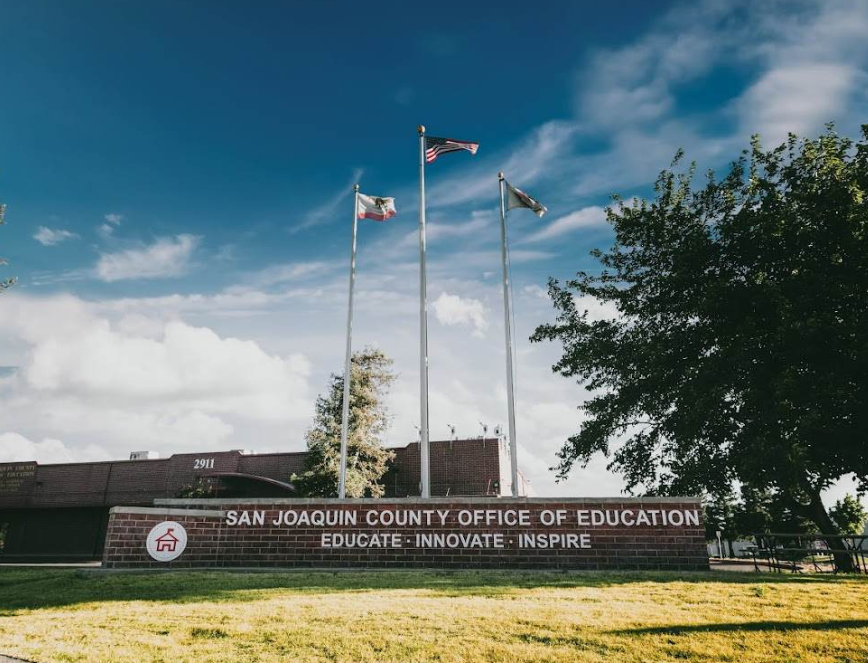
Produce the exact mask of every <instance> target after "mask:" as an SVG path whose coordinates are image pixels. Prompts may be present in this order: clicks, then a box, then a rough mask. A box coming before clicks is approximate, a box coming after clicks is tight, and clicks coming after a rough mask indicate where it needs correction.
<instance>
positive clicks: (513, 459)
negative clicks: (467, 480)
mask: <svg viewBox="0 0 868 663" xmlns="http://www.w3.org/2000/svg"><path fill="white" fill-rule="evenodd" d="M497 178H498V180H499V183H500V242H501V246H500V257H501V260H502V262H503V328H504V330H505V331H506V402H507V407H508V412H509V460H510V464H511V466H512V496H513V497H518V493H519V490H518V444H517V443H516V439H515V384H514V381H513V368H512V325H511V323H510V321H511V317H510V315H509V271H508V269H507V251H509V248H508V247H507V245H506V202H505V201H504V179H503V173H502V172H501V173H498V174H497Z"/></svg>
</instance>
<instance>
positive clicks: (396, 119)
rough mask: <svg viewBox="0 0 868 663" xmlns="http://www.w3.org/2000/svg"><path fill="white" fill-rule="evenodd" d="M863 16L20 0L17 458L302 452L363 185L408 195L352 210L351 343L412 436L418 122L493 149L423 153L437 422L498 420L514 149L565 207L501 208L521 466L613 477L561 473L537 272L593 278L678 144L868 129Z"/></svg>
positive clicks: (757, 8) (556, 391) (0, 193)
mask: <svg viewBox="0 0 868 663" xmlns="http://www.w3.org/2000/svg"><path fill="white" fill-rule="evenodd" d="M866 33H868V6H866V5H865V4H864V3H862V2H858V1H857V0H853V1H847V0H835V1H831V2H819V1H817V2H809V1H804V2H760V3H748V2H710V1H704V2H692V3H671V4H665V3H648V2H618V3H591V2H566V1H564V2H554V1H553V2H544V3H525V2H505V3H500V5H499V9H498V10H497V11H494V10H493V9H492V7H491V6H488V5H486V4H485V3H478V4H474V3H449V2H446V3H438V4H437V6H436V7H433V6H432V7H430V8H428V9H427V11H425V12H422V11H420V10H419V9H418V7H417V6H416V5H414V4H412V3H404V2H369V3H348V2H337V1H334V2H331V1H324V2H316V3H314V2H262V3H244V4H239V3H230V2H193V1H187V2H183V3H178V2H153V1H151V2H132V1H129V2H123V3H118V2H86V1H84V0H80V1H78V2H61V1H56V2H49V1H42V0H39V1H34V2H27V3H23V2H15V1H10V2H5V1H0V44H2V52H0V91H2V102H0V200H2V201H3V202H5V203H7V204H8V212H7V223H8V225H7V226H4V228H3V229H2V230H0V255H3V256H4V257H6V258H8V259H9V261H10V265H9V266H8V267H5V268H3V272H2V273H3V274H4V275H6V274H8V275H16V276H18V277H19V284H18V285H17V287H16V288H15V290H14V292H11V293H8V294H7V295H4V297H3V301H0V365H2V366H6V367H10V368H7V369H6V370H5V371H4V372H3V374H2V375H0V393H2V394H3V395H4V397H5V401H6V402H7V403H8V404H9V407H6V408H4V411H3V412H2V413H0V441H2V444H0V447H5V452H4V453H5V454H6V455H8V456H15V457H16V458H17V457H28V458H29V457H34V456H36V457H40V459H42V460H44V459H47V458H54V459H57V458H74V459H79V458H80V459H90V458H107V457H124V456H125V455H126V453H127V452H128V451H130V450H131V448H132V447H137V448H138V447H142V448H156V449H157V450H158V451H160V452H161V453H163V454H170V453H174V452H178V451H182V450H184V451H186V450H190V449H217V448H220V449H222V448H253V449H258V450H261V451H266V450H273V449H300V448H303V446H304V442H303V433H304V429H305V427H306V426H307V425H308V424H309V421H310V415H311V412H312V410H311V403H312V400H313V398H314V397H315V396H316V394H317V393H318V391H320V390H321V388H322V386H323V385H324V383H325V380H326V378H327V375H328V373H329V372H331V371H337V370H339V369H340V366H341V363H342V356H341V355H342V351H343V340H342V334H343V316H344V315H345V313H344V311H345V305H346V270H347V258H348V256H347V253H348V249H349V221H350V214H351V199H350V189H351V185H352V184H353V183H354V182H356V181H359V182H360V183H361V186H362V190H363V191H364V192H367V193H371V194H376V195H391V196H395V197H396V199H397V206H398V210H399V215H398V216H397V217H396V218H395V219H393V220H391V221H390V222H389V223H387V224H383V225H380V224H363V226H362V227H361V234H360V245H359V251H360V253H359V282H358V291H357V293H358V300H357V303H358V319H357V334H356V339H355V341H356V345H362V344H364V343H372V344H376V345H378V346H380V347H383V349H385V350H386V351H387V352H388V353H389V354H390V355H392V356H393V357H394V358H395V361H396V369H397V370H398V372H399V374H400V378H399V382H398V384H397V386H396V390H395V393H394V394H393V396H392V398H391V401H390V405H391V409H392V411H393V413H394V414H395V422H394V425H393V427H392V430H391V431H390V434H389V440H388V441H389V442H390V443H393V444H403V443H406V442H407V441H409V440H411V439H412V438H413V436H414V432H413V428H412V425H413V423H415V422H416V418H417V416H418V415H417V408H418V400H417V399H418V397H417V393H418V392H417V389H418V386H417V385H418V373H417V372H416V371H417V370H418V369H417V346H416V338H417V334H418V326H417V325H418V321H417V317H416V314H415V310H416V306H417V300H416V290H415V288H416V283H417V279H418V264H417V261H418V258H417V251H418V245H417V243H416V241H415V232H416V222H417V204H418V201H417V195H418V193H417V187H418V180H417V159H418V142H417V139H416V133H415V127H416V125H417V124H419V123H424V124H425V125H426V126H427V127H428V130H429V132H430V133H431V134H433V135H447V136H453V137H456V138H463V139H471V140H477V141H479V142H480V150H479V153H478V154H477V155H476V156H475V157H471V156H470V155H467V154H464V153H459V154H449V155H446V156H443V157H441V159H439V160H438V161H437V162H436V163H435V164H433V165H431V166H430V167H429V168H428V171H427V177H428V196H429V198H428V202H429V208H428V209H429V222H430V225H429V231H430V234H429V249H430V263H429V267H430V273H429V298H430V300H431V303H432V314H431V326H430V336H431V362H432V368H431V384H432V436H434V437H443V436H445V434H446V423H447V422H448V423H456V424H457V425H458V427H459V434H461V433H463V434H466V435H475V434H477V433H478V432H479V425H478V422H479V421H485V422H486V423H489V424H490V425H492V426H493V425H494V424H497V423H505V398H504V393H505V392H504V386H503V382H504V377H503V349H502V338H503V327H502V311H501V308H500V293H499V291H498V287H499V272H498V270H499V257H498V250H499V243H498V242H499V235H498V227H497V216H496V215H497V204H498V201H497V180H496V174H497V172H498V170H500V169H503V170H505V171H506V174H507V177H508V178H509V179H511V180H512V181H513V182H514V183H515V184H517V185H519V186H522V187H523V188H525V189H526V190H528V191H529V192H530V193H531V194H532V195H534V196H536V197H537V198H539V199H540V200H542V202H543V203H544V204H546V205H547V206H548V208H549V210H550V213H549V214H548V215H547V216H546V217H545V218H544V219H543V220H538V219H537V218H536V217H534V216H533V215H531V214H530V213H527V212H521V211H518V212H514V213H513V214H512V215H511V217H510V232H511V239H512V249H513V253H512V255H513V269H514V283H515V289H516V292H515V298H516V325H517V338H518V339H519V346H518V348H517V352H518V399H519V406H520V414H519V437H520V442H521V451H522V457H521V458H522V462H521V464H522V465H523V467H524V468H525V471H526V473H527V474H528V475H529V476H530V477H531V479H532V480H533V482H534V485H535V486H536V487H537V490H538V491H539V492H541V493H543V494H546V493H553V492H568V493H574V494H588V493H597V494H607V493H612V492H615V491H617V490H619V489H620V485H621V484H620V480H619V479H618V478H617V477H614V476H612V475H610V474H608V473H607V472H606V471H605V470H604V469H603V466H604V463H603V462H600V463H598V464H597V465H594V466H592V467H591V468H589V469H588V470H584V471H582V470H579V471H577V472H576V476H575V477H574V479H572V480H570V481H569V482H567V483H566V484H560V485H555V484H554V482H553V479H552V476H551V473H550V472H548V469H547V468H548V466H549V465H551V464H552V463H553V461H554V452H555V450H556V449H557V448H558V447H559V446H560V444H561V442H562V441H563V440H564V439H565V437H566V436H567V435H569V434H570V433H572V432H574V431H575V429H576V428H577V426H578V424H579V421H580V416H581V415H580V414H579V413H578V412H577V411H576V409H575V406H576V405H577V404H578V403H580V402H581V401H582V399H583V398H584V391H583V390H582V389H581V388H580V387H578V386H576V385H572V384H569V383H568V382H567V381H565V380H563V379H562V378H559V377H557V376H553V375H551V374H550V370H549V366H550V365H551V363H552V362H553V361H554V360H555V358H556V356H557V349H556V348H553V347H543V346H530V345H529V344H528V343H527V342H526V339H527V337H528V335H529V333H530V332H531V331H532V330H533V328H534V326H535V325H536V324H538V323H540V322H542V321H544V320H546V319H548V318H549V317H550V316H551V308H550V304H549V303H548V302H547V301H546V300H545V297H544V296H543V292H542V288H544V286H545V283H546V279H547V278H548V277H549V276H557V277H565V276H569V275H571V274H572V273H574V272H575V271H576V270H577V269H579V268H588V267H592V266H593V263H592V261H591V260H590V259H589V258H588V255H587V254H588V251H589V250H590V249H591V248H593V247H596V246H606V245H607V243H608V242H609V240H610V234H609V229H608V226H607V225H606V224H605V222H604V220H603V212H602V206H604V205H605V204H606V202H607V200H608V196H609V194H610V193H612V192H618V193H621V194H622V195H625V196H632V195H647V194H648V193H649V192H650V185H651V183H652V182H653V180H654V177H655V175H656V173H657V172H658V171H659V170H660V169H661V168H663V167H665V166H666V165H668V163H669V161H670V160H671V157H672V155H673V154H674V152H675V150H676V149H678V148H679V147H683V148H684V149H685V150H686V152H687V156H688V158H690V159H695V160H696V161H697V162H698V164H699V166H700V170H703V169H705V168H708V167H713V168H718V169H720V168H724V167H725V166H726V164H727V163H728V162H729V161H731V160H732V159H734V158H735V157H737V156H738V154H739V151H740V150H741V149H743V148H744V147H745V146H746V145H747V141H748V137H749V136H750V134H752V133H754V132H760V133H761V134H762V135H763V137H764V139H765V140H766V142H768V143H773V142H776V141H779V140H781V139H782V138H783V137H784V136H785V135H786V132H787V131H795V132H798V133H808V134H810V133H816V132H817V131H819V130H821V128H822V126H823V124H824V123H826V122H828V121H835V122H837V124H838V127H839V130H840V131H841V132H842V133H848V134H850V135H854V134H855V132H856V129H857V127H858V125H859V123H860V122H863V121H865V119H866V118H865V116H864V111H865V108H866V107H868V96H866V92H865V90H868V86H866V80H868V46H866V40H865V39H864V35H865V34H866ZM608 313H610V312H607V311H605V310H596V311H595V314H598V315H606V314H608ZM0 452H3V449H0Z"/></svg>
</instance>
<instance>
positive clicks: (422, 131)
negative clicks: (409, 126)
mask: <svg viewBox="0 0 868 663" xmlns="http://www.w3.org/2000/svg"><path fill="white" fill-rule="evenodd" d="M416 131H418V132H419V133H420V134H424V133H425V125H424V124H420V125H419V126H418V127H416Z"/></svg>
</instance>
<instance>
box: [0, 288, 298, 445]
mask: <svg viewBox="0 0 868 663" xmlns="http://www.w3.org/2000/svg"><path fill="white" fill-rule="evenodd" d="M3 304H4V312H5V313H8V314H9V318H8V320H9V322H4V332H5V333H7V334H9V335H10V336H11V337H12V338H13V339H16V340H17V342H19V343H23V344H24V346H25V347H26V348H28V351H27V354H26V360H25V361H23V363H22V365H21V366H20V368H19V370H18V371H17V372H16V373H15V375H14V376H13V377H11V378H9V379H6V380H4V381H3V384H2V385H0V387H2V390H3V401H4V412H3V416H2V417H0V426H3V428H6V429H7V430H8V429H11V430H15V428H16V426H15V423H14V422H15V421H19V422H22V423H23V424H24V425H26V424H27V422H30V423H31V424H33V423H37V424H38V425H39V426H41V427H42V430H44V431H46V433H45V434H46V437H52V438H53V437H54V436H63V437H64V439H66V436H68V435H78V436H81V435H86V436H88V437H90V436H94V437H96V438H98V439H102V440H108V441H109V442H108V443H106V446H110V445H121V444H122V445H123V448H124V449H127V448H128V447H130V446H145V447H152V448H153V447H155V446H156V447H157V448H163V449H165V448H166V447H168V448H170V449H171V448H182V449H187V448H203V447H204V448H215V447H219V446H220V445H221V444H224V443H226V442H227V441H228V440H229V439H230V438H231V437H232V436H233V434H234V432H235V430H236V425H237V424H238V423H239V422H246V424H245V425H246V426H248V428H249V426H253V427H257V426H258V427H266V428H269V427H270V428H271V429H273V428H274V427H275V426H283V425H286V424H287V423H289V422H302V421H306V420H307V419H308V417H309V416H310V414H311V412H312V403H311V398H310V395H309V389H308V377H309V373H310V364H309V362H308V360H307V358H306V357H305V356H304V355H302V354H300V353H295V354H291V355H289V356H278V355H273V354H269V353H267V352H265V351H264V350H263V349H262V347H261V346H260V345H259V344H258V343H256V342H254V341H250V340H242V339H238V338H232V337H227V336H221V335H219V334H217V333H216V332H214V331H213V330H212V329H210V328H207V327H201V326H192V325H189V324H187V323H185V322H183V321H181V320H171V321H168V322H163V321H161V320H159V318H157V319H153V318H152V317H150V316H148V315H146V314H139V315H137V316H126V317H124V318H122V319H121V320H119V321H111V320H109V319H108V318H106V317H103V316H102V315H100V314H99V313H98V312H97V311H98V309H99V307H98V306H95V305H91V304H89V303H87V302H84V301H82V300H80V299H77V298H75V297H69V296H66V297H56V298H48V299H32V298H28V297H22V296H11V297H9V298H8V299H5V300H4V302H3ZM4 317H5V316H4ZM16 418H17V419H16ZM17 428H18V429H20V428H21V426H20V425H19V426H17ZM79 439H80V438H79ZM19 442H20V440H19ZM272 443H273V441H272ZM80 444H81V443H80V442H79V445H80ZM239 446H250V445H249V442H248V443H247V444H244V445H239ZM78 448H81V446H79V447H78Z"/></svg>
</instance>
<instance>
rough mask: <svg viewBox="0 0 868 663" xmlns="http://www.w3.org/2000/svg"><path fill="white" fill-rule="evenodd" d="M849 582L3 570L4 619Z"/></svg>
mask: <svg viewBox="0 0 868 663" xmlns="http://www.w3.org/2000/svg"><path fill="white" fill-rule="evenodd" d="M853 580H854V578H853V577H852V576H851V577H840V576H838V577H830V576H822V577H818V576H786V575H779V576H771V575H764V576H757V575H756V574H750V573H724V572H707V573H673V572H653V571H651V572H598V571H584V572H528V571H422V570H419V571H401V572H395V571H389V572H377V571H353V572H329V571H310V572H299V571H294V572H289V573H287V572H282V573H281V572H273V573H272V572H257V573H237V572H236V573H230V572H223V571H179V572H170V573H102V572H98V571H97V572H86V573H79V572H76V571H75V570H73V569H40V568H28V569H12V568H6V569H3V568H0V616H10V614H11V612H10V611H18V610H28V609H40V608H54V607H62V606H69V605H74V604H81V603H90V602H95V601H153V602H172V603H192V602H199V601H212V602H226V603H231V602H238V601H249V600H256V599H264V598H268V597H273V596H274V595H275V592H276V593H278V594H279V593H281V592H283V593H286V594H291V595H317V594H332V593H337V592H371V591H400V590H413V591H417V592H421V593H422V594H423V595H429V596H434V597H449V596H482V597H486V596H487V597H499V596H508V595H514V594H516V593H521V592H523V591H526V590H533V589H540V588H542V589H571V588H605V587H613V586H619V585H624V584H629V583H646V584H652V585H653V584H669V583H688V584H699V583H727V584H744V585H755V584H758V583H760V584H770V583H774V584H778V583H788V584H792V583H797V584H805V583H821V584H833V583H839V582H843V581H853Z"/></svg>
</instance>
